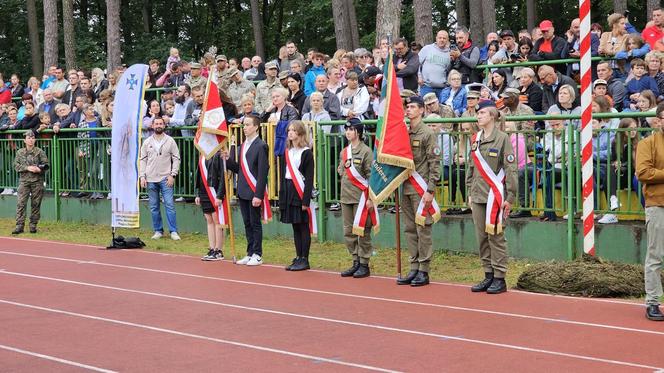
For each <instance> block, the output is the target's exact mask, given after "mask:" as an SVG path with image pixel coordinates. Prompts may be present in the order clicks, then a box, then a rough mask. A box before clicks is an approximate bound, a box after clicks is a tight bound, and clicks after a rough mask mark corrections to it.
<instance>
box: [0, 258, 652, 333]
mask: <svg viewBox="0 0 664 373" xmlns="http://www.w3.org/2000/svg"><path fill="white" fill-rule="evenodd" d="M0 254H7V255H16V256H25V257H30V258H38V259H49V260H57V261H63V262H74V263H80V262H81V261H79V260H77V259H68V258H59V257H51V256H43V255H34V254H23V253H15V252H8V251H0ZM86 263H87V264H90V265H98V266H103V267H112V268H121V269H130V270H136V271H144V272H152V273H159V274H166V275H174V276H183V277H190V278H196V279H204V280H212V281H220V282H229V283H234V284H242V285H251V286H262V287H267V288H273V289H282V290H291V291H299V292H305V293H312V294H323V295H330V296H340V297H347V298H354V299H364V300H371V301H380V302H387V303H397V304H407V305H413V306H424V307H433V308H441V309H448V310H455V311H464V312H473V313H480V314H487V315H495V316H504V317H513V318H520V319H527V320H537V321H544V322H547V323H560V324H568V325H579V326H585V327H592V328H602V329H611V330H620V331H625V332H634V333H644V334H654V335H662V336H664V332H660V331H655V330H647V329H638V328H631V327H625V326H617V325H606V324H598V323H590V322H584V321H574V320H567V319H557V318H552V317H541V316H531V315H524V314H519V313H511V312H501V311H492V310H487V309H481V308H468V307H461V306H450V305H444V304H437V303H427V302H417V301H408V300H403V299H394V298H384V297H373V296H369V295H358V294H349V293H341V292H334V291H325V290H315V289H307V288H299V287H293V286H286V285H275V284H267V283H262V282H254V281H244V280H234V279H229V278H223V277H211V276H203V275H195V274H191V273H183V272H173V271H165V270H160V269H152V268H146V267H135V266H126V265H121V264H112V263H103V262H92V261H90V262H86Z"/></svg>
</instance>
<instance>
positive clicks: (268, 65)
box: [265, 61, 277, 70]
mask: <svg viewBox="0 0 664 373" xmlns="http://www.w3.org/2000/svg"><path fill="white" fill-rule="evenodd" d="M276 68H277V64H276V63H275V62H274V61H270V62H268V63H266V64H265V70H270V69H276Z"/></svg>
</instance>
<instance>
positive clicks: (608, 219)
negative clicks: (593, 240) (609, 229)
mask: <svg viewBox="0 0 664 373" xmlns="http://www.w3.org/2000/svg"><path fill="white" fill-rule="evenodd" d="M597 222H598V223H600V224H615V223H617V222H618V217H617V216H616V215H615V214H604V216H602V218H601V219H599V220H598V221H597Z"/></svg>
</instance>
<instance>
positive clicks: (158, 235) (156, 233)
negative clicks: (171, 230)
mask: <svg viewBox="0 0 664 373" xmlns="http://www.w3.org/2000/svg"><path fill="white" fill-rule="evenodd" d="M163 236H164V234H163V233H161V232H154V234H153V235H152V239H153V240H158V239H160V238H162V237H163Z"/></svg>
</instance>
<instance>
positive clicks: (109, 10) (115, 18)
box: [106, 0, 122, 72]
mask: <svg viewBox="0 0 664 373" xmlns="http://www.w3.org/2000/svg"><path fill="white" fill-rule="evenodd" d="M106 44H107V53H106V54H107V56H106V59H107V63H106V64H107V65H106V68H107V70H108V71H109V72H111V71H113V69H115V68H116V67H118V66H120V64H121V63H122V60H121V57H120V53H121V52H120V0H106Z"/></svg>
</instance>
